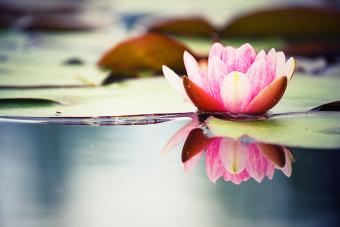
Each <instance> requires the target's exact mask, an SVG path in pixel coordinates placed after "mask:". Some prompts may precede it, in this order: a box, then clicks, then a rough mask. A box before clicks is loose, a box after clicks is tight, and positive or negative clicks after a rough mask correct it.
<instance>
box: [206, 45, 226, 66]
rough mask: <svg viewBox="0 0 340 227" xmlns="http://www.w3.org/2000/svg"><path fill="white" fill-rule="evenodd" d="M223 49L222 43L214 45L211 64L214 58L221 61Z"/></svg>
mask: <svg viewBox="0 0 340 227" xmlns="http://www.w3.org/2000/svg"><path fill="white" fill-rule="evenodd" d="M223 48H224V47H223V45H222V44H220V43H214V45H212V47H211V49H210V52H209V63H210V61H211V59H212V58H213V57H217V58H219V59H221V56H222V52H223Z"/></svg>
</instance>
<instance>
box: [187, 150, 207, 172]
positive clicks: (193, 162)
mask: <svg viewBox="0 0 340 227" xmlns="http://www.w3.org/2000/svg"><path fill="white" fill-rule="evenodd" d="M202 154H203V151H201V152H199V153H197V154H195V155H194V156H193V157H191V158H190V159H189V160H187V161H186V162H184V163H183V166H184V171H185V172H186V173H191V172H192V171H193V170H194V168H195V166H196V165H197V163H198V162H199V160H200V159H201V156H202Z"/></svg>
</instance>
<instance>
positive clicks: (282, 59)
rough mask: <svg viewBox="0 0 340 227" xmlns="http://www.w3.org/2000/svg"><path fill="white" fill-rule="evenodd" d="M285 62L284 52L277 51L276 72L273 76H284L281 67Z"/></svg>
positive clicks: (282, 67)
mask: <svg viewBox="0 0 340 227" xmlns="http://www.w3.org/2000/svg"><path fill="white" fill-rule="evenodd" d="M285 63H286V57H285V54H284V53H283V52H282V51H279V52H277V53H276V70H275V71H276V74H275V78H277V77H278V76H284V74H283V69H284V65H285Z"/></svg>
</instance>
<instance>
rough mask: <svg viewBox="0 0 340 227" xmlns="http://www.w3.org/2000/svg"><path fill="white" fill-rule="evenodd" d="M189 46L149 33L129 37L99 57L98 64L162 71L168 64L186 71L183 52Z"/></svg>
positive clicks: (115, 67)
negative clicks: (163, 66)
mask: <svg viewBox="0 0 340 227" xmlns="http://www.w3.org/2000/svg"><path fill="white" fill-rule="evenodd" d="M185 50H187V51H189V52H190V53H192V52H191V51H190V50H189V48H188V47H187V46H185V45H184V44H182V43H181V42H179V41H177V40H175V39H172V38H170V37H167V36H165V35H160V34H156V33H147V34H145V35H142V36H139V37H137V38H132V39H128V40H126V41H123V42H121V43H119V44H118V45H116V46H114V47H113V48H112V49H110V50H108V51H107V52H106V53H104V55H103V56H102V57H101V58H100V59H99V61H98V65H99V66H101V67H105V68H110V69H112V70H114V69H117V68H125V69H129V70H154V71H160V70H161V67H162V65H167V66H168V67H170V68H171V69H173V70H175V71H177V70H178V71H184V64H183V53H184V51H185Z"/></svg>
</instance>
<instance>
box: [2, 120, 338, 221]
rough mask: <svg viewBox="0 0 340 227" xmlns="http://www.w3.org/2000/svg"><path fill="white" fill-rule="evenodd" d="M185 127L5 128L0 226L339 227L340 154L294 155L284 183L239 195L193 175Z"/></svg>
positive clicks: (238, 188) (240, 188)
mask: <svg viewBox="0 0 340 227" xmlns="http://www.w3.org/2000/svg"><path fill="white" fill-rule="evenodd" d="M187 122H188V121H186V120H178V121H170V122H165V123H161V124H153V125H140V126H113V127H110V126H108V127H94V126H63V125H39V124H18V123H1V124H0V144H1V149H0V182H1V183H0V226H3V227H12V226H34V227H38V226H70V227H71V226H72V227H73V226H89V227H90V226H171V227H172V226H195V227H198V226H308V227H312V226H339V224H340V220H339V219H340V216H339V214H340V181H339V174H340V169H339V163H340V152H339V150H338V151H331V150H328V151H327V150H303V149H294V148H289V150H290V152H291V153H292V155H293V157H294V159H295V161H294V162H293V163H292V174H291V176H290V177H287V176H285V175H284V174H283V172H282V171H279V170H276V171H275V174H274V177H273V179H272V180H269V179H267V178H265V179H264V180H263V181H262V183H258V182H256V181H255V180H254V179H249V180H248V181H246V182H243V183H241V184H239V185H235V184H233V183H231V182H226V181H224V180H223V179H219V180H218V181H217V182H216V184H214V183H212V182H211V181H210V180H209V178H208V177H207V173H206V167H205V157H203V156H202V157H201V159H200V160H198V164H197V165H196V166H195V168H194V170H193V171H192V172H191V173H190V174H187V173H186V172H185V170H184V168H183V164H182V162H181V152H182V145H183V142H182V143H181V145H180V146H178V147H176V148H175V149H174V150H172V151H171V152H169V153H168V154H167V155H165V156H162V155H161V151H162V148H163V146H164V145H165V144H166V143H167V141H168V139H169V138H170V137H171V136H172V135H173V134H174V133H175V132H176V131H177V130H178V129H179V128H180V127H181V126H183V125H184V124H185V123H187Z"/></svg>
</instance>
